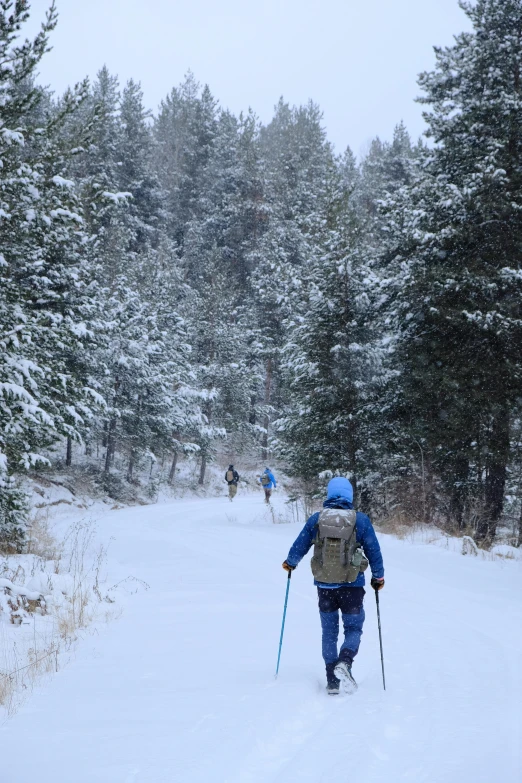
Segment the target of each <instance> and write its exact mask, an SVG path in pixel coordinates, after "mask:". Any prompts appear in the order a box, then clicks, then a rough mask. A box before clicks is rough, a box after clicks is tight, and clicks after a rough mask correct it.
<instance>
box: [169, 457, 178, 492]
mask: <svg viewBox="0 0 522 783" xmlns="http://www.w3.org/2000/svg"><path fill="white" fill-rule="evenodd" d="M177 464H178V452H177V451H175V452H174V454H173V456H172V465H171V466H170V473H169V484H170V485H172V484H174V479H175V477H176V467H177Z"/></svg>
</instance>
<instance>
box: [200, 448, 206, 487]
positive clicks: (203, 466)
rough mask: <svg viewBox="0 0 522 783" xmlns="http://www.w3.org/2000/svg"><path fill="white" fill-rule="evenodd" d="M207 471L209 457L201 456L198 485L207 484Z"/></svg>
mask: <svg viewBox="0 0 522 783" xmlns="http://www.w3.org/2000/svg"><path fill="white" fill-rule="evenodd" d="M206 469H207V455H206V454H202V455H201V467H200V469H199V481H198V484H199V485H200V486H203V484H204V483H205V471H206Z"/></svg>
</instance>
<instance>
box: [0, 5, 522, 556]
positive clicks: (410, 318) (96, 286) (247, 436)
mask: <svg viewBox="0 0 522 783" xmlns="http://www.w3.org/2000/svg"><path fill="white" fill-rule="evenodd" d="M462 5H463V7H464V8H465V10H466V13H467V14H468V15H469V17H470V18H471V21H472V23H473V29H472V31H471V32H469V33H465V34H462V35H460V36H458V37H456V39H455V43H454V45H453V46H451V47H449V48H446V49H437V50H436V66H435V68H434V70H433V71H432V72H430V73H425V74H422V75H421V76H420V77H419V85H420V89H421V98H420V100H421V101H422V103H423V104H424V106H425V119H426V122H427V128H428V131H427V139H426V140H425V141H418V142H412V140H411V139H410V136H409V135H408V132H407V129H406V128H405V127H404V125H403V124H399V125H398V126H397V127H396V129H395V132H394V135H393V140H392V141H391V142H383V141H381V140H379V139H375V140H374V141H373V142H372V143H371V145H370V147H369V149H368V152H367V154H366V155H365V156H363V157H362V158H361V159H360V160H357V159H356V158H355V156H354V155H353V153H352V152H351V151H350V149H347V150H346V151H345V152H344V153H343V154H338V153H336V151H335V150H334V148H333V146H332V145H331V144H330V142H329V141H328V139H327V135H326V132H325V129H324V127H323V124H322V115H321V111H320V109H319V107H318V106H317V105H316V104H314V103H313V102H310V103H308V104H307V105H306V106H301V107H292V106H290V105H289V104H288V103H286V102H285V101H284V100H283V99H281V100H280V101H279V103H278V104H277V106H276V107H275V111H274V116H273V118H272V120H271V121H270V122H269V123H267V124H263V123H261V122H260V121H259V120H258V118H257V117H256V116H255V114H254V113H253V112H252V111H248V112H246V113H244V114H240V115H239V116H235V115H234V114H233V113H231V112H229V111H227V110H224V109H222V108H221V107H220V106H219V103H218V101H217V100H216V99H215V98H214V96H213V95H212V93H211V91H210V89H209V88H208V87H207V86H205V87H201V86H200V85H199V84H198V83H197V81H196V79H195V78H194V76H193V75H192V74H190V73H189V74H188V75H187V76H186V78H185V80H184V81H183V82H182V84H181V85H179V86H178V87H175V88H174V89H172V91H171V92H170V93H169V94H168V95H167V96H166V97H165V99H164V100H163V101H162V103H161V105H160V107H159V108H158V110H157V112H156V113H155V114H154V115H152V114H151V113H150V112H149V111H147V110H146V108H145V105H144V100H143V95H142V92H141V89H140V85H139V83H137V82H134V81H129V82H128V83H127V84H126V85H124V86H123V87H122V86H121V85H120V84H119V82H118V79H117V77H116V76H114V75H112V74H110V73H109V71H108V69H107V68H106V67H103V68H101V70H100V71H99V73H98V75H97V78H96V79H95V80H94V82H93V83H92V84H91V83H89V81H88V80H85V81H84V82H83V83H81V84H79V85H76V86H75V87H74V88H71V89H69V90H68V91H67V92H66V93H65V94H64V95H62V96H58V97H57V96H55V95H54V94H52V93H51V92H49V91H48V90H47V89H44V88H42V87H40V86H38V85H37V83H36V81H35V78H36V70H37V67H38V63H39V62H40V60H41V58H42V57H44V56H45V53H46V51H47V50H48V46H49V38H50V36H52V31H53V29H54V27H55V26H56V23H57V14H56V9H55V7H54V5H53V6H51V8H50V10H49V12H48V15H47V18H46V21H45V22H44V24H43V26H42V30H41V32H40V34H39V35H38V36H37V37H36V38H35V39H34V40H32V41H27V40H24V39H23V38H22V35H23V25H24V22H25V21H26V20H27V17H28V14H29V11H30V9H29V2H28V0H17V2H14V0H0V96H1V109H0V160H1V164H2V165H1V168H0V243H1V244H0V252H1V254H0V328H1V331H0V538H1V539H2V540H3V541H4V545H5V544H6V543H8V544H9V545H10V546H14V547H15V548H16V547H18V548H20V547H23V540H24V534H25V526H26V520H27V513H28V508H27V501H26V498H25V495H24V492H23V489H22V488H21V486H20V483H19V478H20V476H22V475H23V474H24V473H27V472H28V471H31V470H33V469H35V468H36V467H38V466H42V465H45V464H50V463H51V462H52V461H53V459H54V460H55V459H56V455H57V453H59V451H62V453H63V459H64V460H65V462H66V464H68V465H70V463H71V460H72V444H73V443H81V444H83V447H84V449H85V452H86V455H87V457H89V455H92V454H93V453H94V451H95V450H96V451H97V453H98V454H99V453H100V450H101V455H102V458H103V464H102V465H101V467H100V480H101V481H102V483H103V485H104V488H105V490H106V491H107V492H108V493H109V494H112V495H113V496H115V495H117V492H118V487H119V485H120V484H121V483H122V482H123V483H124V482H133V481H135V480H136V476H137V473H138V471H140V470H141V469H142V467H143V465H144V464H145V463H147V462H148V461H150V460H152V461H154V460H158V459H161V460H163V461H164V460H168V461H169V465H170V470H169V476H170V481H171V482H172V481H174V480H175V475H176V467H177V464H178V460H179V459H180V458H183V457H184V456H192V457H194V458H196V459H197V461H198V466H199V481H200V483H203V482H204V481H205V472H206V469H207V466H208V464H209V462H211V461H212V460H213V458H214V456H215V454H216V451H217V449H218V448H219V446H220V443H222V442H226V444H227V448H228V449H230V451H231V453H235V454H240V453H242V452H249V451H252V450H253V449H257V450H259V452H260V455H262V456H263V458H265V457H266V458H268V455H269V454H271V455H276V456H277V457H278V458H279V459H280V460H281V461H282V463H283V464H284V465H285V467H286V469H287V470H288V472H289V474H290V475H292V476H293V477H294V478H295V479H296V481H297V482H299V485H300V486H301V488H302V492H303V493H304V494H307V495H309V496H312V495H313V494H314V493H315V492H317V491H318V490H320V488H321V486H322V484H323V482H324V480H325V479H326V478H328V477H330V476H332V475H336V474H342V475H349V476H350V477H351V478H352V480H353V482H354V485H355V487H356V494H357V502H358V504H359V505H360V507H361V508H363V509H364V510H366V511H368V512H370V513H372V514H373V515H374V516H376V517H377V518H386V517H388V518H389V517H392V516H396V517H398V518H415V519H419V520H421V521H424V522H431V523H435V524H439V525H441V526H443V527H445V528H446V529H451V530H456V531H463V530H472V531H473V534H474V535H475V536H476V538H477V539H478V540H479V541H480V542H483V543H490V542H491V541H492V540H493V539H494V537H495V534H496V531H497V527H498V525H499V524H500V523H502V524H508V525H510V526H511V527H512V529H513V530H518V539H517V541H516V543H517V544H518V545H520V543H521V535H522V534H521V530H522V524H521V523H520V520H521V519H522V432H521V424H520V421H521V419H520V409H521V400H522V393H521V383H520V373H521V355H520V345H521V344H522V343H521V337H522V335H521V333H520V331H521V325H522V313H521V302H522V298H521V294H522V269H521V257H522V256H521V247H520V244H521V242H522V109H521V106H522V102H521V85H520V67H521V64H522V43H521V42H522V35H521V33H520V31H522V2H521V0H501V1H500V0H479V1H478V2H476V3H463V4H462ZM116 460H118V465H120V466H121V465H123V466H124V470H123V471H122V470H121V469H118V470H116V469H115V466H116Z"/></svg>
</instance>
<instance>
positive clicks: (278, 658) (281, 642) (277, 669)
mask: <svg viewBox="0 0 522 783" xmlns="http://www.w3.org/2000/svg"><path fill="white" fill-rule="evenodd" d="M291 578H292V572H291V571H289V572H288V579H287V580H286V595H285V608H284V609H283V624H282V625H281V638H280V639H279V653H278V656H277V668H276V673H275V678H276V680H277V675H278V674H279V662H280V660H281V647H282V646H283V634H284V632H285V620H286V607H287V606H288V592H289V590H290V579H291Z"/></svg>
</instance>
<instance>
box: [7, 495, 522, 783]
mask: <svg viewBox="0 0 522 783" xmlns="http://www.w3.org/2000/svg"><path fill="white" fill-rule="evenodd" d="M275 503H276V504H280V505H282V504H283V498H282V497H281V496H280V495H278V496H276V498H275ZM99 527H100V536H101V538H102V539H103V540H105V541H108V540H109V539H110V538H111V537H113V538H114V541H113V542H112V544H111V548H110V554H109V572H110V577H111V579H110V581H111V584H112V583H114V582H116V581H118V579H123V578H125V577H127V576H129V575H132V576H135V577H138V578H139V579H143V580H145V581H146V582H147V583H148V584H149V585H150V589H149V590H148V591H146V592H145V591H139V592H138V593H137V594H135V595H131V596H129V597H128V598H126V599H125V611H124V613H123V615H122V617H121V618H120V619H119V620H117V621H114V622H112V623H110V624H109V625H107V626H106V627H105V626H104V627H100V628H99V629H98V633H95V634H88V633H87V634H85V638H84V639H83V640H82V641H81V642H80V643H79V645H78V647H77V650H76V653H75V655H74V658H73V661H72V663H71V664H70V665H69V666H68V667H67V668H65V669H63V670H61V671H60V672H59V674H58V675H56V676H54V677H51V678H48V679H46V680H45V681H44V682H43V683H42V685H41V686H40V687H39V688H38V689H37V690H36V691H35V693H34V694H33V695H32V697H31V698H30V699H29V701H28V702H27V703H26V705H25V706H24V707H23V708H22V709H21V710H20V712H19V713H18V714H17V715H16V716H15V717H14V718H13V719H12V720H11V721H9V722H7V723H6V724H4V726H3V727H2V735H3V737H2V739H3V746H4V753H3V754H2V771H1V772H0V782H1V783H33V781H35V780H38V781H39V783H167V782H168V783H178V782H179V783H275V781H278V783H279V781H281V780H282V779H285V778H288V779H290V778H291V779H292V780H293V781H297V783H312V781H313V783H326V782H328V783H330V781H339V783H341V782H343V783H344V781H349V780H356V781H358V783H382V781H387V782H388V783H402V781H404V782H409V781H411V782H412V783H467V782H468V781H469V783H486V782H487V783H491V781H492V780H498V781H500V782H501V783H517V782H518V781H520V780H522V751H521V745H522V721H521V715H522V710H521V709H520V704H521V703H522V655H521V646H522V602H521V600H520V587H519V586H520V576H521V573H520V572H521V565H520V563H514V562H502V563H498V562H491V563H490V562H480V561H477V560H475V559H473V558H469V557H467V558H464V557H462V556H460V555H458V554H456V553H454V552H449V551H445V550H444V549H442V548H440V547H436V546H429V545H421V544H411V543H407V542H403V541H398V540H396V539H393V538H391V537H389V536H380V540H381V545H382V548H383V554H384V561H385V568H386V587H385V589H384V591H383V592H382V593H381V595H382V599H381V612H382V625H383V634H384V653H385V664H386V678H387V691H386V693H384V692H383V689H382V680H381V670H380V659H379V647H378V634H377V622H376V617H375V601H374V597H373V593H372V592H371V591H367V595H366V602H365V608H366V617H367V619H366V624H365V629H364V635H363V640H362V645H361V651H360V654H359V657H358V658H357V659H356V662H355V665H354V674H355V676H356V679H357V680H358V682H359V690H358V692H357V693H356V694H354V695H353V696H344V697H331V696H330V697H329V696H327V695H326V693H325V691H324V669H323V664H322V659H321V654H320V625H319V616H318V612H317V606H316V594H315V589H314V587H313V583H312V578H311V574H310V569H309V566H308V563H307V562H306V561H305V562H303V563H302V564H301V566H300V567H299V569H298V570H297V571H296V572H295V573H294V575H293V578H292V585H291V588H290V598H289V607H288V616H287V627H286V633H285V640H284V645H283V653H282V660H281V670H280V675H279V679H278V680H277V681H275V680H274V669H275V663H276V656H277V645H278V640H279V631H280V623H281V616H282V609H283V601H284V591H285V588H286V575H285V574H284V572H283V571H282V569H281V562H282V560H283V559H284V558H285V556H286V553H287V551H288V548H289V545H290V544H291V543H292V541H293V539H294V538H295V536H296V535H297V532H298V527H297V526H296V525H290V524H287V525H273V524H272V523H271V522H270V519H269V517H268V515H266V512H265V509H264V507H263V503H262V499H261V495H260V494H259V493H257V494H253V495H248V496H241V495H240V496H238V498H237V499H236V501H235V502H234V504H230V503H229V502H228V500H226V499H225V498H222V497H221V498H216V499H204V500H200V499H192V500H179V501H172V502H170V503H165V504H161V505H156V506H148V507H136V508H131V509H123V510H120V511H116V512H114V511H113V512H107V513H106V514H104V515H103V516H102V517H101V518H100V519H99Z"/></svg>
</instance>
